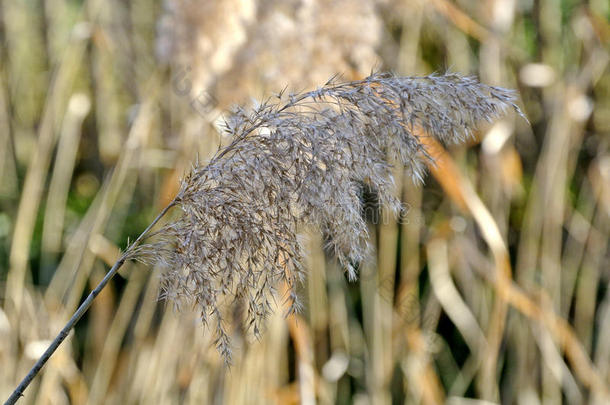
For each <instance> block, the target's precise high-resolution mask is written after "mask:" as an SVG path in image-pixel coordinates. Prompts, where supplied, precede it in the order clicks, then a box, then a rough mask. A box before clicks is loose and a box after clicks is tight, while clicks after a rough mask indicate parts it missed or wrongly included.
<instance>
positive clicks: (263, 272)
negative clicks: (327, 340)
mask: <svg viewBox="0 0 610 405" xmlns="http://www.w3.org/2000/svg"><path fill="white" fill-rule="evenodd" d="M507 108H513V109H515V110H516V111H517V112H519V108H518V107H517V106H516V105H515V104H514V93H513V92H512V91H510V90H506V89H503V88H498V87H491V86H487V85H484V84H481V83H479V82H478V81H477V80H476V79H474V78H471V77H462V76H460V75H457V74H446V75H431V76H427V77H398V76H395V75H392V74H381V73H377V74H372V75H371V76H370V77H367V78H366V79H364V80H361V81H354V82H348V83H336V82H335V81H333V80H331V81H329V82H328V83H326V84H325V85H324V86H323V87H321V88H318V89H316V90H314V91H310V92H306V93H302V94H288V95H285V94H284V93H280V94H278V95H277V97H275V98H272V99H269V100H267V101H266V102H263V103H262V104H260V105H258V106H257V107H255V108H253V109H252V111H250V112H247V111H246V110H245V109H243V108H236V109H235V110H234V111H233V112H232V114H231V115H230V116H229V117H228V118H227V119H226V122H225V127H226V128H225V131H226V133H227V134H228V135H230V136H231V139H232V141H231V142H230V144H229V145H228V146H226V147H224V148H222V149H220V150H219V151H218V152H217V154H216V155H215V156H214V157H213V158H212V159H211V160H210V162H209V163H208V164H206V165H199V164H196V165H195V166H194V167H193V169H192V171H191V172H190V173H189V174H188V176H186V178H185V179H184V180H183V182H182V186H181V189H180V191H179V193H178V195H177V197H176V200H175V201H176V204H177V205H179V206H180V207H181V210H182V212H181V215H180V216H179V218H178V219H177V220H175V221H174V222H171V223H169V224H168V225H166V226H164V227H163V228H162V229H160V230H159V231H158V232H156V236H157V240H156V241H155V242H152V243H149V244H146V245H142V246H140V247H139V248H138V249H134V250H133V252H132V256H133V257H136V258H140V259H141V260H151V259H152V260H153V261H154V262H156V263H158V264H160V265H161V266H162V267H163V268H164V269H165V270H164V272H163V296H164V297H166V298H168V299H170V300H173V301H174V302H175V303H176V304H177V305H179V304H180V303H182V302H184V301H186V302H189V303H191V304H192V305H194V306H195V307H196V308H197V309H198V310H199V311H200V312H201V319H202V320H203V321H204V323H208V322H209V321H212V322H213V323H214V327H215V330H216V344H217V346H218V349H219V350H220V352H221V353H222V354H223V356H224V357H225V359H228V358H230V340H229V336H228V333H227V331H226V327H225V319H227V318H228V313H227V308H228V307H229V306H228V305H227V304H228V303H231V302H233V301H237V302H239V303H243V304H244V306H245V308H246V310H245V314H244V315H245V320H246V324H247V326H248V329H249V330H250V331H251V332H252V333H253V334H254V335H255V336H258V335H259V334H260V331H261V328H262V325H261V323H262V321H263V320H264V319H265V317H266V316H267V315H268V314H269V313H270V311H271V308H272V307H271V304H270V298H271V297H272V296H274V295H275V292H276V287H277V286H278V284H279V283H280V282H285V283H286V285H287V286H288V291H289V293H288V294H289V296H287V297H284V299H286V300H288V301H289V304H290V310H289V312H292V311H297V310H298V309H299V307H300V303H299V299H298V296H297V294H296V292H295V288H296V286H297V285H298V283H299V282H300V281H301V280H302V279H303V276H304V271H303V263H302V262H303V252H302V246H301V244H300V243H299V237H298V234H299V230H300V229H301V228H302V227H303V226H311V227H314V228H315V229H317V230H319V231H321V232H322V233H323V234H324V235H325V236H326V240H327V246H326V247H327V249H328V250H330V251H331V253H332V254H334V257H336V258H337V259H338V261H339V262H340V264H341V265H342V267H343V268H344V269H345V271H346V273H347V275H348V277H349V279H350V280H354V279H356V275H357V274H356V273H357V272H356V269H357V267H358V264H359V263H360V262H362V260H364V259H366V258H367V256H368V252H370V251H371V247H370V246H369V243H368V235H367V227H366V223H365V219H364V216H363V215H362V208H363V207H362V198H361V193H362V190H363V186H364V187H367V188H368V189H372V190H374V191H375V192H376V194H377V196H378V198H379V201H380V202H381V203H382V204H383V205H384V206H386V207H388V208H389V209H390V211H392V212H395V213H397V211H398V210H399V208H400V201H398V200H397V199H396V198H395V197H394V196H393V194H392V192H391V190H392V187H393V179H392V174H391V168H392V166H391V164H390V162H393V161H397V162H400V163H401V164H403V165H404V166H405V168H406V170H407V171H408V172H409V173H410V175H411V176H412V177H413V179H414V180H415V181H416V182H421V181H422V179H423V175H424V168H425V160H426V159H430V157H429V156H428V154H427V153H426V150H425V147H424V146H423V144H422V142H421V139H420V136H422V135H418V134H426V136H434V137H435V138H437V139H439V140H441V141H443V142H449V143H454V142H459V141H462V140H464V139H465V138H467V137H469V136H471V134H472V131H473V130H474V129H475V128H476V125H477V124H478V123H479V122H480V121H491V120H493V119H495V118H497V117H499V116H500V115H501V114H502V113H503V112H505V110H506V109H507Z"/></svg>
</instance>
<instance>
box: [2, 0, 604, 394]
mask: <svg viewBox="0 0 610 405" xmlns="http://www.w3.org/2000/svg"><path fill="white" fill-rule="evenodd" d="M609 43H610V3H608V1H607V0H588V1H586V0H485V1H474V0H455V1H452V0H430V1H423V0H421V1H420V0H412V1H402V2H401V1H394V0H338V1H321V0H289V1H270V0H261V1H256V0H217V1H195V0H166V1H163V2H159V1H150V0H133V1H131V2H124V1H119V0H107V1H101V0H88V1H87V0H46V1H41V0H1V1H0V397H1V398H3V399H4V398H7V397H8V395H9V394H10V392H11V391H12V390H13V389H14V388H15V386H16V384H17V383H18V381H19V380H20V379H21V378H22V377H23V376H24V375H25V374H26V373H27V370H28V369H29V368H30V367H31V366H32V364H33V363H34V361H35V359H36V358H38V357H39V356H40V355H41V353H42V352H43V351H44V349H45V348H46V347H47V345H48V343H49V340H50V339H52V338H53V337H54V336H55V335H56V333H57V332H58V331H59V330H60V329H61V327H62V326H63V325H64V323H65V322H66V320H67V319H68V318H69V316H70V315H71V314H72V312H73V311H74V310H75V309H76V307H77V306H78V304H79V303H80V302H81V301H82V300H83V299H84V297H85V296H86V295H87V294H88V292H89V290H90V289H91V288H92V287H94V286H95V285H96V284H97V283H98V282H99V281H100V280H101V278H102V277H103V276H104V274H105V272H106V271H107V269H108V268H109V266H111V265H112V264H113V263H114V261H115V260H116V259H117V258H118V255H119V251H120V249H122V248H124V247H125V246H126V243H127V240H128V238H129V239H130V240H133V239H134V238H135V237H137V236H138V235H139V233H140V232H141V231H142V230H144V228H145V227H146V226H147V225H148V223H150V221H151V220H152V219H153V218H154V217H155V216H156V214H157V213H158V212H159V211H160V209H162V208H163V206H164V205H165V204H167V202H169V201H170V200H171V198H172V197H173V196H174V193H175V192H176V191H177V187H178V184H179V179H180V177H181V176H182V175H183V174H184V173H185V172H187V171H188V169H189V167H190V165H191V162H192V161H194V160H195V159H196V158H199V160H200V161H205V160H206V159H207V158H209V156H210V155H211V153H213V152H214V151H215V150H216V149H217V148H218V146H219V145H221V144H222V143H223V142H226V139H225V137H224V136H223V135H222V134H221V132H220V131H219V125H218V123H219V119H220V118H221V117H222V114H223V112H225V111H227V110H228V109H229V108H230V107H231V105H233V104H236V103H238V104H246V105H247V104H250V103H252V102H253V101H254V102H255V101H256V100H261V99H263V98H265V97H267V96H270V95H272V94H273V93H275V92H278V91H280V90H282V89H283V88H285V87H287V88H288V89H291V90H296V91H300V90H306V89H311V88H313V87H315V86H319V85H322V84H324V83H325V82H326V81H327V80H328V79H329V78H330V77H332V76H333V75H335V74H337V73H338V74H340V75H341V78H342V79H343V80H354V79H360V78H363V77H365V76H366V75H367V74H368V73H370V71H371V70H381V71H386V70H391V71H394V72H396V73H397V74H400V75H423V74H429V73H433V72H439V73H443V72H445V71H451V72H459V73H463V74H468V75H476V76H478V77H480V79H481V80H482V81H483V82H485V83H488V84H492V85H500V86H503V87H508V88H514V89H517V90H518V92H519V95H520V101H519V104H520V106H521V107H522V108H523V111H524V113H525V115H526V116H527V119H528V120H529V122H528V121H526V120H524V119H522V118H520V117H518V116H516V115H510V116H508V117H507V118H506V119H503V120H501V121H500V122H497V123H494V124H493V125H487V126H485V127H483V128H482V130H481V131H479V132H477V133H476V138H477V139H476V140H472V141H471V142H470V143H469V144H467V145H460V146H456V147H451V148H449V149H444V148H443V147H442V146H441V145H437V144H430V145H429V147H430V151H431V152H432V153H433V155H434V156H435V157H436V158H437V164H436V165H435V166H433V167H431V174H430V175H429V176H428V177H427V179H426V184H425V185H424V186H423V187H417V186H415V185H414V184H413V183H412V182H411V179H410V178H409V177H408V176H403V175H402V171H401V170H400V168H399V167H397V168H396V179H397V181H396V184H397V187H396V193H397V195H399V196H401V198H402V199H403V201H404V204H405V206H406V207H408V208H409V209H408V213H407V215H406V217H405V218H404V219H403V220H402V221H400V222H399V223H398V222H396V221H395V220H392V219H391V218H390V217H387V216H382V218H384V220H383V221H377V222H378V223H371V225H370V226H371V228H370V230H371V232H370V233H371V238H373V242H374V244H375V246H376V248H377V249H376V254H377V257H376V259H375V260H372V261H371V262H370V263H368V264H366V265H363V266H362V267H361V269H360V272H361V276H360V279H359V281H358V282H355V283H350V282H348V281H347V279H346V277H345V275H344V274H343V272H342V270H341V269H340V268H338V267H337V265H336V264H335V263H334V261H333V260H332V258H330V257H327V256H326V255H325V253H324V250H323V249H322V248H321V237H320V236H319V235H308V237H307V238H306V239H305V240H306V242H305V243H306V246H307V251H308V261H307V266H308V274H309V276H308V279H307V280H306V282H305V283H304V285H303V287H302V291H301V296H302V298H303V300H304V302H305V311H304V312H303V313H302V314H300V315H299V316H298V317H296V318H295V317H291V318H288V319H285V318H284V317H283V316H282V310H281V308H279V309H278V311H277V315H275V316H273V317H272V318H271V319H269V322H268V325H267V330H266V333H265V334H264V336H263V338H262V339H261V340H260V341H250V340H249V339H247V338H244V337H243V333H242V332H241V331H240V328H238V327H236V328H235V330H234V331H233V332H232V334H233V344H234V345H235V350H234V355H233V361H234V364H233V365H232V367H231V368H227V367H226V366H225V365H224V363H223V360H222V359H221V358H220V356H219V355H218V353H217V352H216V350H215V348H214V344H213V338H212V337H211V335H210V333H208V331H207V330H205V329H204V328H203V327H202V325H201V322H200V321H199V320H198V319H197V317H196V316H195V314H191V313H189V312H188V311H184V312H181V313H177V312H175V311H173V310H172V307H171V305H165V304H164V303H163V302H159V301H158V281H159V278H158V274H156V273H155V271H156V269H155V268H149V267H146V266H144V265H141V264H136V263H130V264H128V265H126V266H125V267H124V268H123V269H122V270H121V272H120V274H119V275H117V277H115V279H114V280H113V282H112V283H111V284H110V285H109V286H108V288H106V289H105V290H104V291H103V293H102V294H101V295H100V296H99V297H98V298H97V300H96V301H95V303H94V305H93V306H92V308H91V309H90V311H89V312H88V314H87V315H86V316H85V317H84V318H83V319H82V320H81V321H80V323H79V324H78V325H77V327H76V330H75V333H73V334H71V335H70V337H69V338H68V339H67V340H66V342H64V344H63V345H62V346H61V348H60V349H59V350H58V352H57V353H56V354H55V355H54V357H53V358H52V359H51V360H50V362H49V363H48V364H47V365H46V367H45V369H44V371H43V373H42V374H41V375H39V376H38V378H37V379H36V380H35V381H34V382H33V384H32V385H31V386H30V387H29V388H28V389H27V391H26V394H25V397H24V398H23V399H22V400H21V401H20V403H23V404H137V403H141V404H182V403H184V404H296V403H302V404H313V403H320V404H335V403H337V404H391V403H392V404H394V403H396V404H398V403H406V404H420V403H421V404H435V403H450V404H478V403H480V404H490V403H504V404H512V403H515V404H559V403H568V404H585V403H586V404H589V403H591V404H607V403H609V402H606V401H609V399H608V395H609V394H608V391H609V388H608V387H609V386H610V288H609V287H610V259H609V254H608V234H609V232H610V217H609V215H610V154H609V149H608V147H609V143H610V136H609V135H610V69H609V68H608V63H609V62H610V46H609Z"/></svg>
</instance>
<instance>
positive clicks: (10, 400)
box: [4, 199, 177, 405]
mask: <svg viewBox="0 0 610 405" xmlns="http://www.w3.org/2000/svg"><path fill="white" fill-rule="evenodd" d="M176 203H177V200H176V199H174V200H172V202H170V203H169V204H168V205H167V206H166V207H165V208H163V210H162V211H161V212H160V213H159V215H157V217H156V218H155V219H154V220H153V221H152V222H151V223H150V225H148V227H147V228H146V229H145V230H144V232H142V233H141V234H140V236H138V238H137V239H136V240H135V241H134V242H133V243H132V244H131V245H129V247H128V248H127V250H126V251H125V253H123V255H122V256H121V258H120V259H119V260H118V261H117V262H116V263H115V264H114V266H112V268H111V269H110V270H109V271H108V273H106V276H105V277H104V279H103V280H102V281H101V282H100V283H99V284H98V285H97V287H95V289H94V290H93V291H91V293H90V294H89V296H88V297H87V299H86V300H85V301H83V303H82V304H81V305H80V307H78V309H77V310H76V312H74V315H72V318H70V320H69V321H68V322H67V323H66V325H65V326H64V327H63V329H62V330H61V331H60V332H59V334H58V335H57V336H56V337H55V339H53V342H51V344H50V345H49V347H48V348H47V350H46V351H45V352H44V353H43V355H42V356H40V358H39V359H38V361H36V364H34V366H33V367H32V368H31V369H30V371H29V372H28V374H27V375H26V376H25V377H24V378H23V380H21V382H20V383H19V385H18V386H17V388H15V391H13V393H12V394H11V396H10V397H9V398H8V399H7V400H6V402H5V403H4V405H11V404H14V403H16V402H17V400H18V399H19V398H20V397H21V396H23V392H24V391H25V389H26V388H27V387H28V385H30V383H31V382H32V380H33V379H34V377H36V375H37V374H38V373H39V372H40V370H41V369H42V367H43V366H44V365H45V364H46V362H47V361H48V360H49V358H51V356H52V355H53V353H55V350H57V348H58V347H59V345H61V343H62V342H63V341H64V340H65V339H66V337H67V336H68V334H69V333H70V331H71V330H72V328H73V327H74V325H75V324H76V323H77V322H78V321H79V320H80V318H81V317H82V316H83V315H84V314H85V312H87V310H88V309H89V307H90V306H91V304H92V303H93V300H95V298H96V297H97V296H98V295H99V293H100V292H101V291H102V290H103V289H104V287H106V284H108V282H109V281H110V280H111V279H112V277H114V275H115V274H116V273H117V272H118V271H119V269H120V268H121V266H122V265H123V264H124V263H125V261H126V260H128V258H129V253H130V251H131V249H133V248H134V247H136V246H137V245H138V244H139V243H140V242H141V241H142V240H143V239H144V238H145V237H146V236H147V234H148V233H149V232H150V230H151V229H152V228H153V226H155V224H156V223H157V222H159V220H160V219H161V218H162V217H163V216H164V215H165V214H166V213H167V211H169V210H170V208H172V207H173V206H174V205H176Z"/></svg>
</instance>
